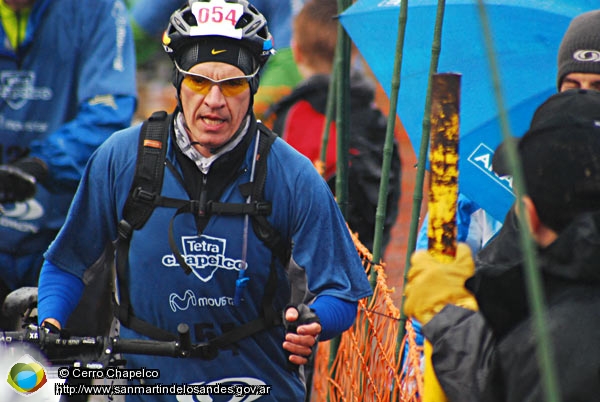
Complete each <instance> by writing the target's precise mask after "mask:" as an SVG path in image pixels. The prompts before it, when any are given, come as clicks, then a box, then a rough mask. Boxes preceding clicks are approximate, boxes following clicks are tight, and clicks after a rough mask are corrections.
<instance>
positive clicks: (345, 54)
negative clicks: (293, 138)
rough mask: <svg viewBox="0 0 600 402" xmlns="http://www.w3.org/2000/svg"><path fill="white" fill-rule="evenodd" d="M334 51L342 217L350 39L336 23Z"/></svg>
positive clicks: (342, 5) (343, 3) (345, 3)
mask: <svg viewBox="0 0 600 402" xmlns="http://www.w3.org/2000/svg"><path fill="white" fill-rule="evenodd" d="M351 4H352V1H351V0H338V11H339V13H341V12H342V11H344V10H345V9H346V8H347V7H349V6H350V5H351ZM337 46H338V48H337V49H336V63H335V64H336V73H337V76H336V77H337V78H336V79H335V82H336V86H337V88H336V102H337V103H336V110H337V113H336V123H335V124H336V129H337V166H336V167H337V171H336V183H335V184H336V186H335V196H336V198H337V202H338V205H339V207H340V209H341V211H342V214H343V215H344V217H346V215H347V212H348V152H349V143H350V141H349V138H350V130H349V128H350V126H349V124H348V116H350V62H351V60H350V47H351V41H350V37H349V36H348V34H347V33H346V31H345V30H344V28H343V27H342V24H339V23H338V38H337Z"/></svg>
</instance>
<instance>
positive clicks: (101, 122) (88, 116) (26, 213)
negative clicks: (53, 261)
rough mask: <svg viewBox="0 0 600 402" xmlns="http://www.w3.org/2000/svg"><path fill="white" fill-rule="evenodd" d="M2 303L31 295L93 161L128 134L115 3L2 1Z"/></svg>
mask: <svg viewBox="0 0 600 402" xmlns="http://www.w3.org/2000/svg"><path fill="white" fill-rule="evenodd" d="M0 22H1V26H0V86H1V91H0V94H1V99H0V299H1V300H4V296H5V295H6V293H8V292H9V291H12V290H14V289H17V288H20V287H24V286H36V285H37V282H38V275H39V272H40V268H41V265H42V260H43V256H42V254H43V252H44V251H46V249H47V248H48V245H49V244H50V242H51V240H52V239H53V238H54V237H55V236H56V234H57V233H58V230H59V229H60V227H61V225H62V224H63V222H64V219H65V216H66V213H67V209H68V208H69V205H70V203H71V200H72V198H73V195H74V194H75V190H76V188H77V185H78V183H79V180H80V178H81V174H82V172H83V169H84V167H85V164H86V162H87V160H88V158H89V157H90V155H91V154H92V152H93V151H94V150H95V149H96V148H97V147H98V145H100V144H101V143H102V142H104V140H106V139H107V138H108V137H109V135H110V134H112V133H113V132H114V131H116V130H119V129H122V128H125V127H127V126H129V125H130V124H131V118H132V116H133V112H134V110H135V107H136V87H135V58H134V49H133V39H132V35H131V30H130V26H129V23H128V20H127V11H126V8H125V6H124V3H123V2H122V1H121V0H97V1H92V0H63V1H57V0H21V1H17V0H1V1H0Z"/></svg>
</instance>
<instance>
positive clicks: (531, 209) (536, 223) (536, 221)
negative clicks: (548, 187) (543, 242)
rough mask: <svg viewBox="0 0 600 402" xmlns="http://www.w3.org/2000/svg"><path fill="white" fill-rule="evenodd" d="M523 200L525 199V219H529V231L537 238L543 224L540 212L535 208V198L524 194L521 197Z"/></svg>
mask: <svg viewBox="0 0 600 402" xmlns="http://www.w3.org/2000/svg"><path fill="white" fill-rule="evenodd" d="M521 200H522V201H523V208H524V209H525V215H524V216H525V220H526V221H527V226H528V227H529V232H530V233H531V235H532V236H533V238H534V239H535V237H536V234H537V233H538V232H539V230H540V226H541V222H540V217H539V216H538V212H537V209H536V208H535V205H534V203H533V200H532V199H531V198H530V197H529V196H527V195H524V196H523V197H521ZM517 211H518V208H517Z"/></svg>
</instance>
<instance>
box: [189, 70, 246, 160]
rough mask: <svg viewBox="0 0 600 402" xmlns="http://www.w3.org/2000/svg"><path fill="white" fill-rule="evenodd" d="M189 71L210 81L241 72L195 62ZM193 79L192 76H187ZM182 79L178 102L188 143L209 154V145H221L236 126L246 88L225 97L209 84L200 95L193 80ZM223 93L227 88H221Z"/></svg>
mask: <svg viewBox="0 0 600 402" xmlns="http://www.w3.org/2000/svg"><path fill="white" fill-rule="evenodd" d="M189 72H190V73H194V74H200V75H203V76H205V77H208V78H211V79H213V80H223V79H226V78H233V77H240V76H243V75H244V73H243V72H242V70H240V69H239V68H237V67H235V66H232V65H230V64H226V63H220V62H206V63H200V64H196V65H195V66H194V67H192V68H191V69H190V70H189ZM190 78H193V77H190ZM190 78H185V79H184V80H183V82H182V83H181V91H180V98H181V105H182V108H183V114H184V116H185V121H186V123H187V125H188V128H189V136H190V140H191V141H192V142H195V143H198V144H199V145H196V149H197V150H198V151H199V152H200V153H201V154H202V155H204V156H210V155H211V152H210V149H211V148H216V147H219V146H221V145H223V144H225V143H226V142H227V141H229V140H230V139H231V137H233V135H234V134H235V133H236V131H237V130H238V128H239V127H240V125H241V123H242V121H243V120H244V117H245V116H246V114H247V113H248V107H249V106H250V96H251V94H250V88H249V87H248V86H245V87H244V88H241V89H243V90H242V92H240V93H237V94H233V95H231V94H230V96H225V95H226V94H224V93H223V90H222V89H221V88H220V87H219V85H212V86H210V89H208V92H207V93H206V94H205V95H204V94H202V93H200V92H201V91H199V90H198V88H194V85H195V83H194V82H193V81H188V80H190ZM225 92H227V91H225Z"/></svg>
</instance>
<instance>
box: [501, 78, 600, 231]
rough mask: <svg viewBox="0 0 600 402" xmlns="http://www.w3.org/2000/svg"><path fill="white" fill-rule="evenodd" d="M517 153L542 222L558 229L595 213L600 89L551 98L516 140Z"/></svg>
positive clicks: (599, 195) (599, 204)
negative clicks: (574, 219)
mask: <svg viewBox="0 0 600 402" xmlns="http://www.w3.org/2000/svg"><path fill="white" fill-rule="evenodd" d="M496 152H497V153H498V151H496ZM501 153H502V152H501ZM518 155H519V159H520V161H521V165H522V168H523V177H524V181H525V188H526V192H527V195H529V197H531V199H532V200H533V203H534V205H535V206H536V210H537V212H538V216H539V218H540V221H541V222H542V223H544V224H545V225H547V226H548V227H550V228H552V229H553V230H555V231H557V232H560V231H561V230H562V229H564V228H565V227H566V226H567V225H568V224H569V223H570V222H571V221H572V220H573V218H574V217H575V216H577V215H579V214H581V213H584V212H591V211H600V92H598V91H584V90H570V91H565V92H562V93H559V94H556V95H553V96H551V97H550V98H549V99H548V100H546V101H545V102H544V103H543V104H542V105H541V106H540V107H539V108H538V109H537V110H536V112H535V114H534V116H533V119H532V122H531V126H530V129H529V130H528V131H527V132H526V133H525V135H523V137H522V138H521V139H519V140H518ZM496 159H497V157H496Z"/></svg>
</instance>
